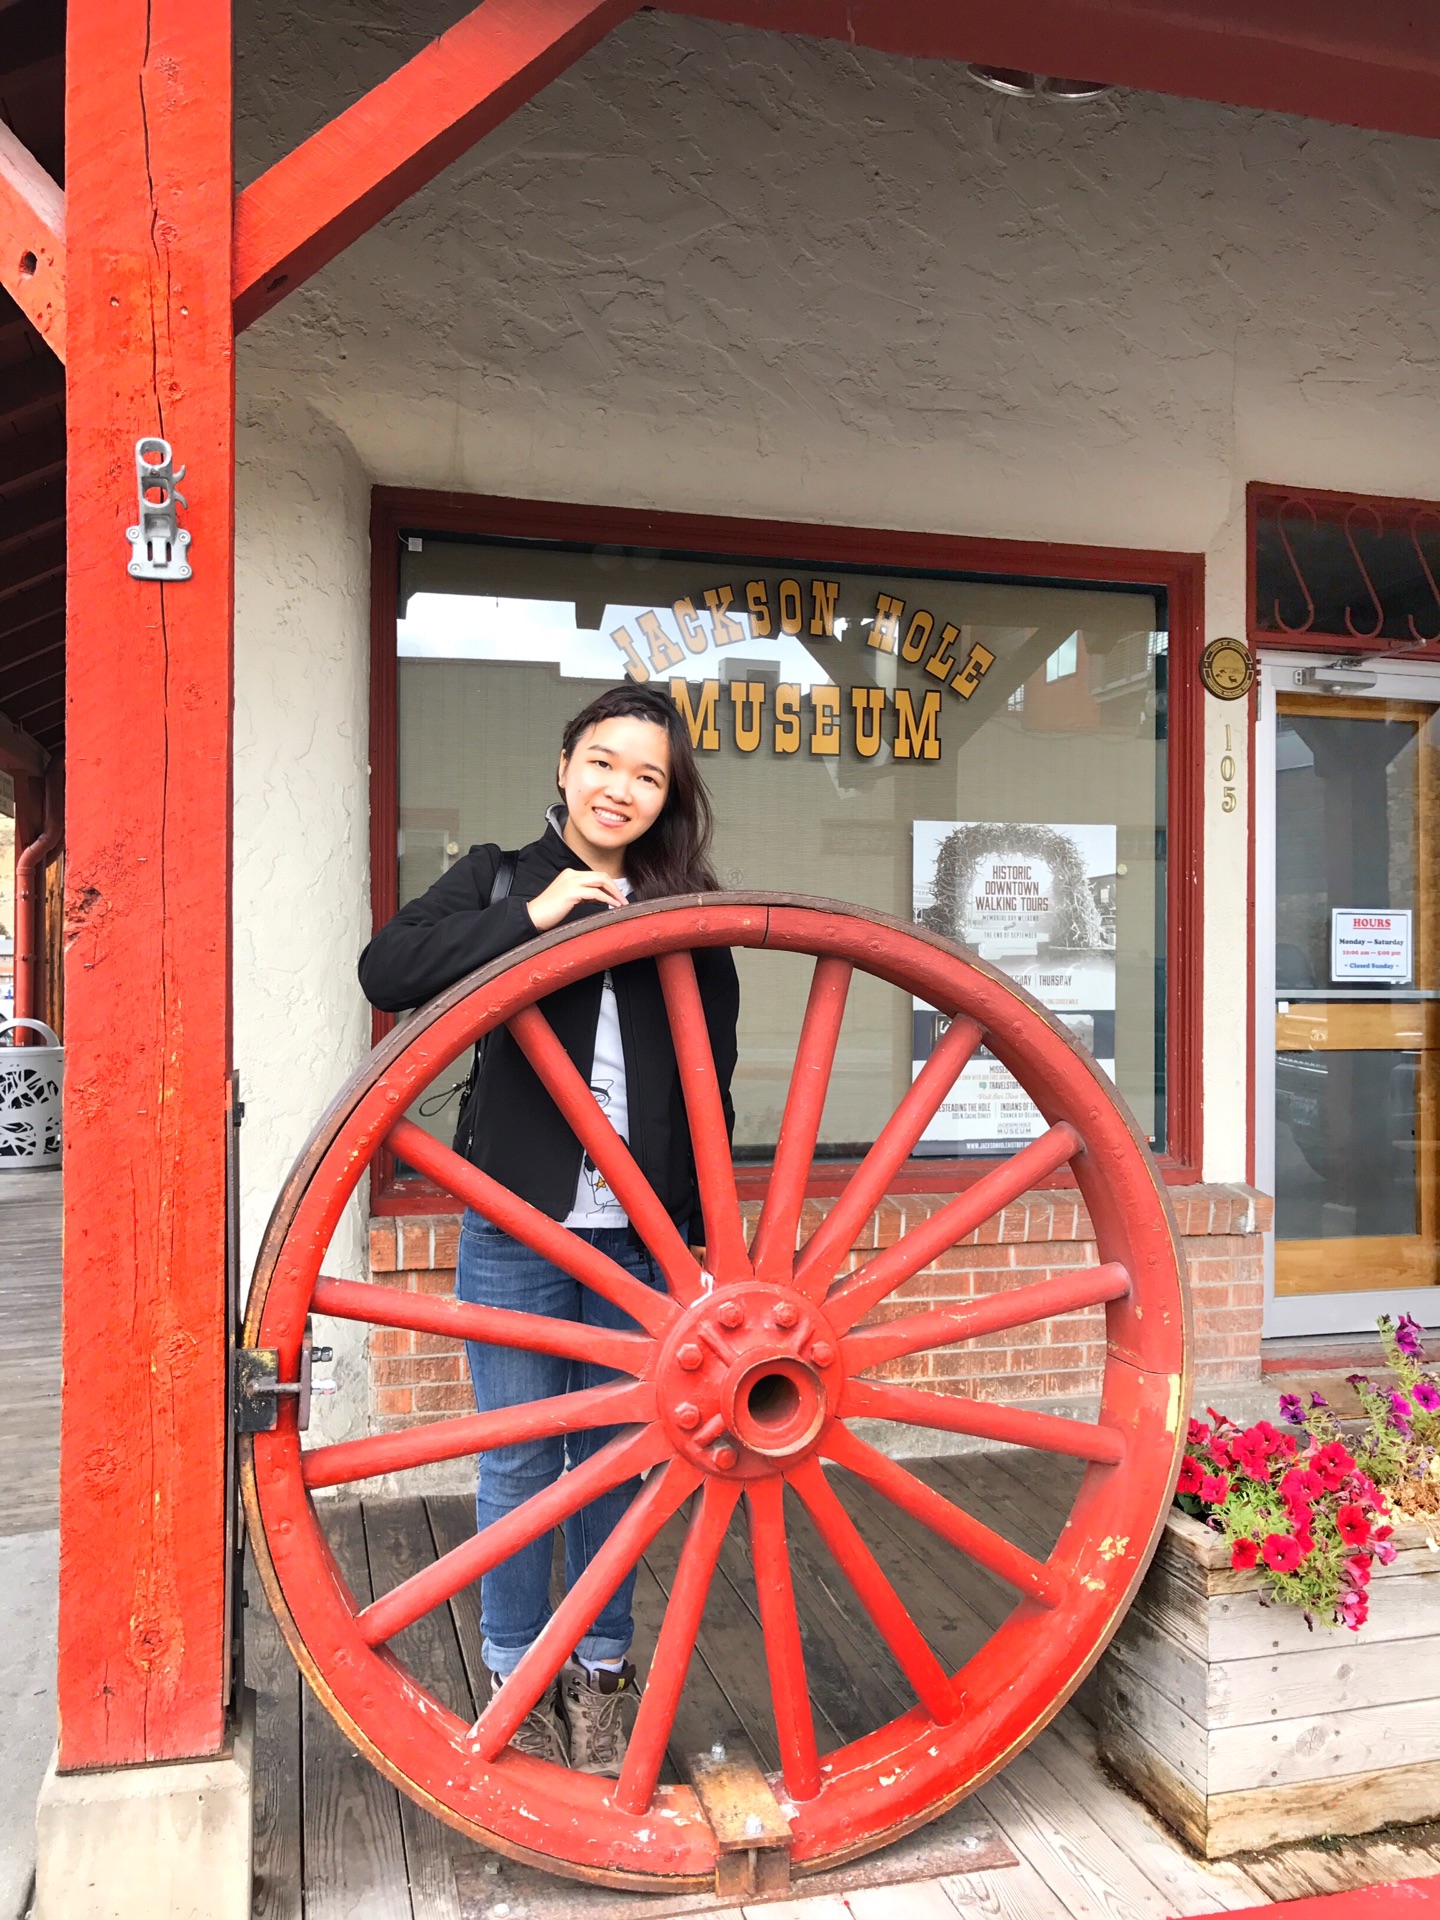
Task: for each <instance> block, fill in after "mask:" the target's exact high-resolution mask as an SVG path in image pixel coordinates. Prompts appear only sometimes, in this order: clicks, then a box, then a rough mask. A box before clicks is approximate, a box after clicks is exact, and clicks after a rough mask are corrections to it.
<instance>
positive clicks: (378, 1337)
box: [370, 1327, 413, 1359]
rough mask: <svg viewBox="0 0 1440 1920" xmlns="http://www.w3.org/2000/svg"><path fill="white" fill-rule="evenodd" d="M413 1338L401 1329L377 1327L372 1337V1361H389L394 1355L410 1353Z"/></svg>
mask: <svg viewBox="0 0 1440 1920" xmlns="http://www.w3.org/2000/svg"><path fill="white" fill-rule="evenodd" d="M412 1338H413V1336H412V1335H411V1334H408V1333H406V1332H404V1330H403V1329H402V1328H399V1327H376V1328H375V1329H374V1330H373V1331H372V1333H371V1335H370V1355H371V1358H372V1359H387V1358H389V1357H390V1356H391V1355H393V1354H397V1353H409V1351H410V1342H411V1339H412Z"/></svg>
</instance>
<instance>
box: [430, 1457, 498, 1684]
mask: <svg viewBox="0 0 1440 1920" xmlns="http://www.w3.org/2000/svg"><path fill="white" fill-rule="evenodd" d="M425 1508H426V1512H427V1514H428V1515H429V1519H430V1532H431V1537H432V1539H433V1540H434V1542H435V1547H436V1551H437V1552H439V1553H449V1552H451V1551H452V1550H453V1549H454V1548H456V1547H459V1546H463V1545H464V1543H465V1542H466V1541H467V1540H473V1539H474V1538H475V1501H474V1498H473V1497H472V1496H471V1495H470V1494H467V1493H432V1494H431V1495H430V1496H429V1497H428V1499H427V1500H426V1502H425ZM450 1624H451V1625H452V1627H453V1628H454V1629H455V1639H456V1643H457V1645H458V1646H459V1649H460V1658H461V1662H462V1664H463V1665H464V1668H465V1677H466V1679H467V1681H468V1682H469V1685H470V1698H471V1700H472V1702H474V1703H475V1711H476V1713H477V1714H478V1713H479V1712H480V1711H481V1707H482V1706H483V1704H484V1702H485V1701H487V1700H488V1699H489V1697H490V1674H489V1671H488V1670H487V1668H486V1665H485V1659H484V1655H483V1654H482V1653H481V1651H480V1648H481V1644H482V1638H483V1636H482V1635H481V1632H480V1582H479V1581H478V1580H476V1581H474V1582H473V1583H472V1584H471V1585H470V1586H468V1587H462V1588H461V1589H460V1591H459V1592H458V1593H457V1594H453V1595H452V1596H451V1600H450Z"/></svg>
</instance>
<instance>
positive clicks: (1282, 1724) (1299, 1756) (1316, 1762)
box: [1209, 1698, 1440, 1815]
mask: <svg viewBox="0 0 1440 1920" xmlns="http://www.w3.org/2000/svg"><path fill="white" fill-rule="evenodd" d="M1209 1748H1210V1791H1211V1793H1212V1795H1213V1794H1219V1793H1244V1792H1247V1791H1248V1790H1249V1789H1250V1788H1252V1787H1261V1786H1266V1787H1268V1786H1293V1785H1298V1784H1299V1783H1300V1782H1302V1781H1318V1780H1331V1779H1339V1778H1343V1777H1344V1776H1345V1775H1346V1774H1354V1773H1373V1772H1375V1771H1377V1770H1378V1769H1381V1768H1384V1767H1387V1766H1388V1767H1407V1766H1422V1765H1425V1764H1426V1763H1428V1762H1435V1763H1440V1699H1434V1698H1432V1699H1428V1700H1401V1701H1395V1702H1392V1704H1391V1705H1389V1706H1386V1707H1352V1708H1350V1710H1349V1711H1348V1712H1346V1713H1316V1714H1307V1715H1306V1716H1305V1717H1304V1718H1303V1719H1299V1720H1268V1721H1262V1722H1261V1723H1260V1724H1259V1725H1258V1726H1250V1727H1222V1728H1220V1729H1219V1730H1218V1731H1212V1732H1211V1734H1210V1739H1209ZM1433 1814H1434V1815H1440V1803H1437V1805H1436V1806H1435V1807H1434V1809H1433Z"/></svg>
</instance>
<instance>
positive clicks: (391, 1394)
mask: <svg viewBox="0 0 1440 1920" xmlns="http://www.w3.org/2000/svg"><path fill="white" fill-rule="evenodd" d="M413 1410H414V1406H413V1401H412V1399H411V1394H410V1389H409V1388H408V1387H382V1388H381V1389H380V1391H379V1392H378V1393H377V1394H376V1395H375V1411H376V1412H377V1413H390V1414H400V1413H410V1412H413Z"/></svg>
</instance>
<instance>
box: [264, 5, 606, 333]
mask: <svg viewBox="0 0 1440 1920" xmlns="http://www.w3.org/2000/svg"><path fill="white" fill-rule="evenodd" d="M634 10H635V0H485V4H484V5H483V6H480V7H477V8H476V9H475V11H474V12H473V13H470V14H467V15H466V17H465V18H464V19H463V20H461V21H460V22H459V23H458V24H457V25H455V26H453V27H451V28H450V30H449V32H448V33H443V34H441V36H440V38H439V39H438V40H434V41H432V42H431V44H430V45H429V46H428V47H426V48H425V49H424V51H423V52H421V53H418V54H416V56H415V58H414V59H413V60H409V61H407V62H406V64H405V65H404V66H403V67H401V68H400V69H399V71H398V72H397V73H394V74H392V75H391V77H390V78H389V79H388V80H385V81H382V83H381V84H380V85H379V86H378V87H375V88H372V90H371V91H370V92H369V93H367V94H366V95H365V97H364V99H363V100H357V101H356V103H355V105H354V106H352V107H348V108H347V109H346V110H345V112H344V113H342V114H341V115H339V117H338V118H337V119H335V120H332V121H331V122H330V124H329V125H328V126H325V127H322V128H321V129H320V131H319V132H318V133H316V134H312V136H311V137H310V139H308V140H306V141H304V142H303V143H302V144H301V145H300V146H298V147H297V148H296V149H295V150H294V152H293V153H290V154H287V155H286V157H285V158H284V159H283V160H281V161H278V162H277V163H276V165H275V166H273V167H271V168H270V170H269V171H268V173H263V174H261V176H260V178H259V179H258V180H257V181H255V182H254V184H253V185H252V186H249V187H246V189H245V190H244V192H243V193H242V194H241V195H240V196H239V199H238V200H237V202H236V207H235V279H234V293H235V326H236V330H237V332H238V331H239V330H240V329H241V328H243V327H248V326H249V325H250V322H251V321H252V320H258V319H259V317H260V315H261V314H262V313H267V312H268V311H269V310H270V308H271V307H273V306H274V305H275V304H276V303H277V301H280V300H282V299H284V297H285V295H286V294H288V293H293V292H294V290H295V288H296V287H298V286H299V285H300V284H301V282H302V281H304V280H308V279H309V277H310V275H311V274H312V273H316V272H318V271H319V269H320V268H321V267H323V266H326V265H327V264H328V263H329V262H330V261H331V260H333V259H334V258H335V256H336V255H337V254H339V253H343V252H344V250H345V248H346V247H348V246H349V245H350V244H351V242H352V241H354V240H358V239H359V237H360V235H361V234H363V233H367V232H368V231H369V229H370V228H371V227H373V226H374V225H375V224H376V223H377V221H380V220H383V219H384V217H385V215H386V214H387V213H392V212H393V211H394V210H395V208H396V207H398V206H400V205H401V203H402V202H403V201H405V200H407V199H409V197H410V195H411V194H412V193H417V192H418V191H419V190H420V188H421V187H423V186H427V185H428V184H429V183H430V181H432V180H433V179H434V178H435V176H436V175H437V174H439V173H442V172H443V171H444V170H445V168H446V167H448V166H449V165H450V163H451V162H452V161H454V160H458V159H459V158H460V156H461V155H462V154H464V153H468V152H469V150H470V148H471V147H473V146H474V145H475V143H476V141H477V140H481V139H483V138H484V136H485V135H486V134H487V133H489V132H490V131H491V129H492V128H494V127H497V126H498V125H499V124H500V122H501V121H502V120H504V119H506V118H508V116H509V115H510V114H512V113H514V112H515V110H516V108H517V107H522V106H524V104H525V102H526V101H527V100H529V99H531V98H532V96H533V95H535V94H537V93H538V92H539V91H540V89H541V88H542V87H544V86H546V85H548V84H549V82H550V81H551V80H553V79H554V78H555V77H556V75H557V74H560V73H563V72H564V71H565V69H566V68H567V67H568V66H570V65H572V64H573V62H574V61H576V60H578V59H579V58H580V56H581V54H583V53H586V52H588V51H589V49H590V48H591V47H592V46H594V44H595V42H596V41H597V40H600V39H603V38H604V36H605V35H606V34H607V33H608V32H609V31H610V29H611V27H613V26H614V25H615V24H616V23H617V21H620V20H623V19H624V18H625V17H626V16H627V15H628V14H630V13H633V12H634Z"/></svg>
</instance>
